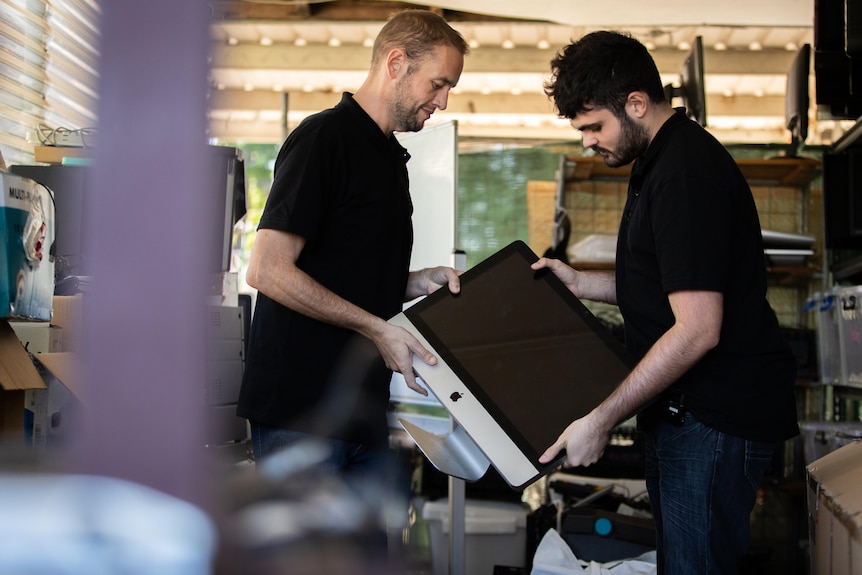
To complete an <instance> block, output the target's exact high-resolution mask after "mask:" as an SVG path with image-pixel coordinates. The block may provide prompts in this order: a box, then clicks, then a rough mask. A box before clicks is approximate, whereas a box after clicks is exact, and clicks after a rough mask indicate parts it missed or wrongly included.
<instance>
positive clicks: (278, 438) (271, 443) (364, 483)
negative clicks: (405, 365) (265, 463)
mask: <svg viewBox="0 0 862 575" xmlns="http://www.w3.org/2000/svg"><path fill="white" fill-rule="evenodd" d="M314 439H316V440H318V441H323V442H325V444H326V446H327V447H328V449H329V455H328V457H326V459H325V460H323V461H322V462H321V463H320V465H319V467H320V468H322V469H324V470H329V471H331V472H333V473H334V474H336V475H338V476H339V477H340V478H341V479H343V480H344V482H345V483H346V484H347V485H348V486H350V487H352V488H354V489H355V490H357V492H358V493H360V494H364V493H368V489H369V488H371V489H374V488H376V487H380V488H385V490H386V491H389V490H390V489H391V488H392V487H394V486H395V485H396V483H395V481H397V480H398V479H404V474H403V472H402V473H399V471H401V465H400V464H399V461H398V459H397V457H396V455H395V453H394V452H393V451H392V450H391V449H390V448H389V443H388V441H387V442H381V443H380V444H378V445H369V444H365V443H355V442H351V441H344V440H342V439H331V438H320V437H316V436H313V435H310V434H308V433H303V432H301V431H293V430H290V429H280V428H277V427H268V426H265V425H260V424H257V423H253V422H252V423H251V446H252V450H253V452H254V459H255V461H261V460H262V459H263V458H265V457H267V456H269V455H272V454H274V453H276V452H278V451H281V450H282V449H284V448H286V447H289V446H291V445H293V444H296V443H298V442H300V441H307V440H314ZM406 481H408V484H407V489H408V493H409V487H410V486H409V479H407V480H406ZM389 495H390V496H391V495H392V493H390V494H389Z"/></svg>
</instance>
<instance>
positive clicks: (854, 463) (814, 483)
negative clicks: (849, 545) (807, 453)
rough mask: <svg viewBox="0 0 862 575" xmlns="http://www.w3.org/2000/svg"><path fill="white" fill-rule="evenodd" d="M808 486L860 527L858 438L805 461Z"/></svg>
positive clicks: (860, 447)
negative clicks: (812, 459)
mask: <svg viewBox="0 0 862 575" xmlns="http://www.w3.org/2000/svg"><path fill="white" fill-rule="evenodd" d="M807 471H808V479H809V486H810V487H811V488H812V489H813V490H814V492H815V493H816V494H818V495H819V497H820V498H821V499H822V500H824V501H825V502H826V503H827V505H828V506H829V507H830V508H831V509H832V510H833V512H835V513H836V515H837V516H839V517H841V518H842V520H843V521H845V522H848V523H850V524H852V525H855V527H856V531H857V532H858V531H859V530H860V529H862V487H860V486H862V441H854V442H853V443H848V444H847V445H845V446H843V447H840V448H838V449H836V450H835V451H833V452H831V453H828V454H826V455H824V456H823V457H821V458H820V459H818V460H816V461H814V462H812V463H809V464H808V467H807Z"/></svg>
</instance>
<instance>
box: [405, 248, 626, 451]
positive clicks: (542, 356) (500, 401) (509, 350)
mask: <svg viewBox="0 0 862 575" xmlns="http://www.w3.org/2000/svg"><path fill="white" fill-rule="evenodd" d="M537 259H538V257H537V256H536V254H534V253H533V252H532V250H530V248H529V247H527V246H526V244H524V243H523V242H520V241H516V242H513V243H512V244H510V245H509V246H507V247H506V248H504V249H502V250H500V251H499V252H497V253H496V254H494V255H493V256H491V257H490V258H488V259H486V260H484V261H483V262H481V263H479V264H477V265H476V266H474V267H473V268H471V269H470V270H468V271H467V272H465V273H464V274H463V275H462V289H461V293H459V294H457V295H452V294H450V293H449V292H448V290H446V289H442V290H438V291H437V292H435V293H433V294H431V295H430V296H428V297H427V298H425V299H424V300H422V301H420V302H418V303H416V304H415V305H413V306H411V307H410V308H408V309H406V310H405V311H404V312H403V314H404V315H406V317H407V318H408V319H409V320H410V321H411V322H412V323H413V325H415V326H416V328H418V330H419V332H421V334H422V335H423V336H424V337H425V339H427V340H428V342H429V343H430V344H431V345H432V347H433V348H434V350H435V351H436V353H437V354H438V357H439V358H440V360H442V361H443V362H445V364H446V365H447V366H448V367H449V368H450V369H451V370H452V372H454V374H455V375H456V376H457V377H458V379H459V380H460V382H462V383H463V385H464V388H465V392H464V393H468V394H470V395H471V396H472V397H474V398H475V399H477V400H478V403H479V404H481V406H482V407H483V408H484V409H485V410H486V411H487V413H488V414H490V415H491V417H493V419H494V421H496V422H497V423H498V424H499V426H500V428H501V429H502V430H503V432H505V434H506V435H508V437H510V438H511V439H512V441H514V443H515V444H517V445H518V447H519V448H520V450H521V451H522V452H523V453H524V454H525V455H526V456H527V458H528V459H529V460H530V461H532V462H534V463H535V464H536V465H538V464H537V463H536V462H537V460H538V457H539V456H540V455H541V454H542V453H543V452H544V451H545V449H547V448H548V447H549V446H550V445H551V444H552V443H553V442H554V441H555V440H556V439H557V437H558V436H559V434H560V433H561V432H562V431H563V430H564V429H565V428H566V427H567V426H568V425H569V423H571V422H572V421H573V420H575V419H578V418H579V417H582V416H584V415H586V414H587V413H588V412H589V411H591V410H592V409H593V408H594V407H596V406H597V405H598V404H599V403H601V402H602V401H603V400H604V399H605V398H606V397H607V396H608V395H609V394H610V393H611V391H613V389H614V388H615V387H616V386H617V385H618V384H619V383H620V382H621V381H622V380H623V379H624V378H625V377H626V376H627V375H628V373H629V371H630V370H631V368H632V366H633V365H634V362H633V360H632V358H631V357H630V355H629V354H628V352H627V351H626V350H625V347H624V346H623V345H622V344H621V343H620V342H619V341H618V340H617V339H616V338H615V337H614V336H613V335H612V334H611V332H610V330H609V329H608V327H606V326H605V325H604V324H602V323H601V322H600V321H599V320H598V319H597V318H596V317H595V316H593V314H592V313H590V311H589V310H588V309H587V308H586V306H585V305H584V304H583V303H582V302H581V301H580V300H579V299H578V298H576V297H575V296H574V295H573V294H572V292H571V291H569V289H568V288H566V287H565V285H563V283H562V282H561V281H560V280H559V279H558V278H557V277H556V276H554V275H553V273H551V272H550V271H549V270H547V269H545V270H541V271H539V272H534V271H533V270H532V269H531V268H530V264H532V263H533V262H534V261H536V260H537ZM420 363H421V362H417V364H420ZM415 367H416V369H417V372H418V373H419V375H420V377H422V379H423V380H424V381H426V383H427V384H428V385H429V387H430V388H431V389H432V391H434V390H435V387H436V385H435V383H436V382H435V381H434V377H435V372H436V370H431V369H428V370H425V368H424V367H423V366H422V365H416V366H415ZM423 370H424V371H423ZM446 389H447V390H448V389H450V388H448V387H447V388H446ZM438 393H439V390H438ZM457 393H461V392H460V391H459V392H457ZM456 397H457V396H456ZM438 399H440V400H441V403H443V405H444V406H446V407H447V408H449V407H451V406H452V397H451V396H445V395H444V397H442V398H438ZM454 414H455V413H454V412H453V415H454ZM460 417H461V420H460V421H459V423H461V424H462V425H464V427H465V428H466V429H467V431H468V433H470V432H471V430H470V422H469V421H468V420H469V418H470V417H471V414H470V413H466V414H465V413H463V412H462V413H461V414H460ZM474 439H476V440H477V442H478V443H479V444H480V447H482V440H481V438H477V437H475V436H474ZM489 441H493V439H489ZM491 460H492V463H494V460H493V458H491Z"/></svg>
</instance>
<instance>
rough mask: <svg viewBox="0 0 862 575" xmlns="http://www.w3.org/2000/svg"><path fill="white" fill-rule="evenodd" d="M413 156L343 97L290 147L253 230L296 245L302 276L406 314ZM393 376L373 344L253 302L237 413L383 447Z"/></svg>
mask: <svg viewBox="0 0 862 575" xmlns="http://www.w3.org/2000/svg"><path fill="white" fill-rule="evenodd" d="M409 157H410V156H409V154H407V151H406V150H405V149H404V148H403V147H402V146H401V145H400V144H399V143H398V141H397V139H396V138H395V137H394V136H392V137H387V136H385V135H384V134H383V132H382V131H381V130H380V128H379V127H378V126H377V124H376V123H375V122H374V121H373V120H372V119H371V117H369V116H368V115H367V114H366V113H365V111H364V110H362V108H361V107H360V106H359V105H358V104H357V103H356V102H355V101H354V100H353V97H352V95H350V94H347V93H345V94H344V95H343V96H342V99H341V102H340V103H339V104H337V105H336V106H335V107H334V108H331V109H329V110H325V111H323V112H320V113H318V114H315V115H313V116H311V117H309V118H307V119H306V120H305V121H303V122H302V123H301V124H300V125H299V126H298V127H297V128H296V129H295V130H294V131H293V132H292V133H291V134H290V136H289V137H288V138H287V140H286V141H285V143H284V145H283V146H282V148H281V150H280V152H279V154H278V157H277V159H276V164H275V172H274V179H273V184H272V189H271V190H270V193H269V197H268V198H267V202H266V206H265V208H264V211H263V214H262V216H261V219H260V224H259V228H267V229H275V230H281V231H286V232H291V233H295V234H298V235H300V236H302V237H303V238H304V239H305V241H306V244H305V247H304V249H303V251H302V253H301V254H300V256H299V258H298V260H297V266H298V267H299V268H300V269H302V270H303V271H305V272H306V273H308V274H309V275H310V276H311V277H312V278H314V279H315V280H316V281H317V282H319V283H320V284H322V285H323V286H325V287H326V288H328V289H329V290H331V291H333V292H334V293H336V294H337V295H339V296H341V297H343V298H345V299H346V300H348V301H350V302H352V303H354V304H356V305H358V306H359V307H361V308H363V309H365V310H366V311H368V312H370V313H372V314H375V315H377V316H379V317H382V318H384V319H388V318H389V317H391V316H393V315H395V314H396V313H398V312H400V311H401V307H402V303H403V301H404V294H405V291H406V288H407V276H408V270H409V263H410V252H411V249H412V242H413V228H412V223H411V216H412V211H413V206H412V203H411V200H410V195H409V191H408V188H409V185H408V177H407V165H406V164H407V160H408V159H409ZM391 375H392V372H391V371H389V370H388V369H386V367H385V365H384V363H383V360H382V358H381V357H380V355H379V353H378V351H377V349H376V347H375V346H374V345H373V344H372V343H371V342H370V341H369V340H367V339H365V338H364V337H361V336H359V335H358V334H356V333H355V332H352V331H350V330H345V329H342V328H338V327H335V326H332V325H330V324H327V323H323V322H320V321H316V320H314V319H311V318H309V317H307V316H305V315H302V314H300V313H297V312H294V311H293V310H291V309H289V308H287V307H285V306H282V305H280V304H279V303H277V302H275V301H273V300H272V299H270V298H269V297H267V295H266V294H263V293H259V294H258V296H257V300H256V302H255V313H254V318H253V320H252V326H251V333H250V337H249V347H248V357H247V359H246V367H245V374H244V378H243V384H242V389H241V392H240V398H239V406H238V409H237V415H239V416H240V417H245V418H248V419H249V420H252V421H254V422H257V423H261V424H264V425H269V426H274V427H285V428H289V429H294V430H297V431H305V432H311V433H315V434H320V435H325V436H329V437H338V438H342V439H347V440H351V441H379V440H381V439H385V438H386V437H387V435H388V424H387V420H386V410H387V408H388V404H389V381H390V378H391Z"/></svg>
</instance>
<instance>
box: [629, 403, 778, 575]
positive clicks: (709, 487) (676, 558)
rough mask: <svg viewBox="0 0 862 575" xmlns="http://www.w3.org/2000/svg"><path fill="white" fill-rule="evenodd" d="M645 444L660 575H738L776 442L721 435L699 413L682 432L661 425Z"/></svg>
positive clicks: (689, 418)
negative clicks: (752, 515)
mask: <svg viewBox="0 0 862 575" xmlns="http://www.w3.org/2000/svg"><path fill="white" fill-rule="evenodd" d="M645 442H646V483H647V489H648V491H649V496H650V504H651V506H652V511H653V517H654V519H655V523H656V546H657V561H658V573H659V574H665V575H688V574H691V573H698V574H700V575H707V574H722V575H728V574H735V573H738V572H739V568H740V563H741V561H742V558H743V555H744V554H745V552H746V550H747V548H748V539H749V532H750V514H751V510H752V509H753V507H754V502H755V498H756V495H757V489H758V486H759V484H760V481H761V479H762V478H763V475H764V473H765V472H766V470H767V469H768V468H769V464H770V461H771V459H772V455H773V453H774V452H775V448H776V444H774V443H762V442H756V441H748V440H745V439H741V438H739V437H734V436H731V435H727V434H726V433H721V432H719V431H716V430H714V429H712V428H710V427H707V426H705V425H703V424H702V423H700V422H699V421H697V420H696V419H695V418H694V417H693V416H692V415H691V413H688V414H686V416H685V423H684V424H683V425H682V426H676V425H674V424H673V423H671V422H669V421H666V420H660V421H658V422H657V423H656V424H655V426H653V427H652V428H650V429H648V430H646V433H645Z"/></svg>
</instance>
